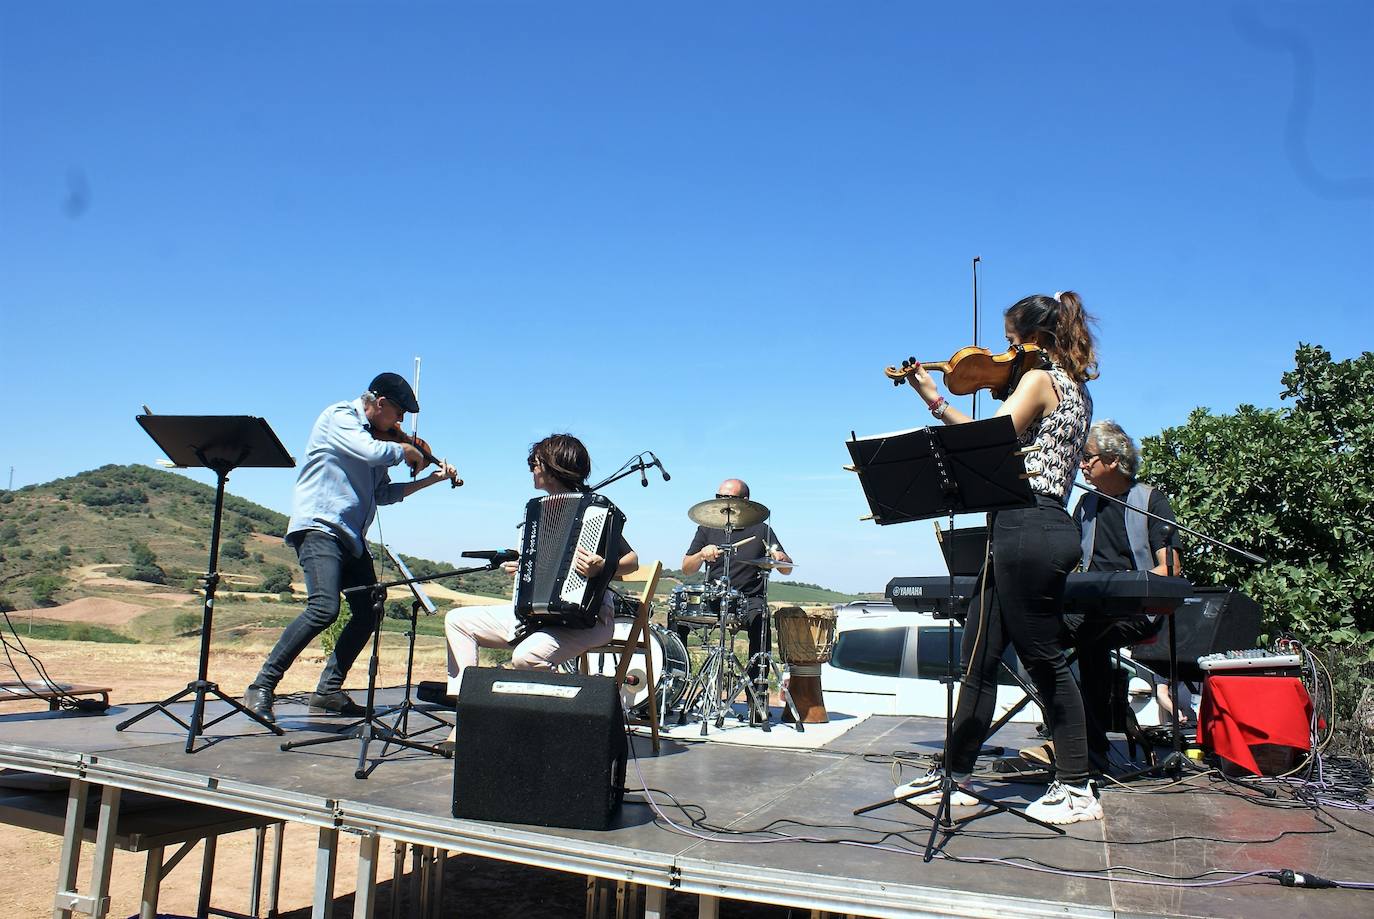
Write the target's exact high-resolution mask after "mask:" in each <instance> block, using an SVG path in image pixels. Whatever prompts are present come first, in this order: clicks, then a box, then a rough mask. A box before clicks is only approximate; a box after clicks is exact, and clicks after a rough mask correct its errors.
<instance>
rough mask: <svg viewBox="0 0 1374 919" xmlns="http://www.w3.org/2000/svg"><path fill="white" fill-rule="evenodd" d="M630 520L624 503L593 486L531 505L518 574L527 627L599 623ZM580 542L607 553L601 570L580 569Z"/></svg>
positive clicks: (518, 611)
mask: <svg viewBox="0 0 1374 919" xmlns="http://www.w3.org/2000/svg"><path fill="white" fill-rule="evenodd" d="M624 526H625V515H624V514H623V513H621V511H620V508H618V507H616V506H615V505H614V504H612V503H611V502H610V501H609V500H608V499H606V498H605V497H603V496H601V495H598V494H593V493H591V492H570V493H565V494H552V495H546V496H544V497H541V498H532V499H531V500H530V501H529V503H528V504H526V505H525V523H524V533H523V535H522V537H521V541H520V568H519V570H518V571H517V572H516V576H515V615H516V618H517V619H519V620H520V632H521V633H525V634H528V633H530V632H534V631H537V630H538V629H542V628H548V627H550V626H563V627H565V628H574V629H587V628H591V627H592V626H594V625H596V622H597V617H598V615H599V614H600V611H601V603H602V600H603V598H604V597H605V594H606V588H607V587H608V586H609V585H610V583H611V581H612V579H614V578H615V572H616V563H615V559H617V558H619V551H618V550H619V546H620V544H621V531H622V530H623V528H624ZM578 548H582V549H585V550H587V551H588V552H592V553H595V554H597V555H600V556H601V557H603V558H605V559H607V562H606V564H605V565H604V566H602V569H601V571H600V572H599V573H598V574H596V575H594V576H592V577H590V578H589V577H584V576H582V575H580V574H578V573H577V571H576V570H575V569H574V567H573V556H574V554H575V553H576V552H577V550H578Z"/></svg>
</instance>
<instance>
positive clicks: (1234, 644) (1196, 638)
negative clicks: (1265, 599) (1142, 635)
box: [1131, 587, 1261, 682]
mask: <svg viewBox="0 0 1374 919" xmlns="http://www.w3.org/2000/svg"><path fill="white" fill-rule="evenodd" d="M1260 613H1261V610H1260V606H1259V604H1258V603H1256V602H1255V601H1254V600H1251V599H1250V598H1249V597H1248V596H1246V595H1245V594H1243V593H1241V592H1240V591H1239V590H1235V589H1233V588H1230V587H1198V588H1196V589H1195V590H1194V593H1193V596H1192V597H1190V598H1189V599H1187V600H1184V601H1183V604H1182V605H1181V606H1179V608H1178V609H1177V610H1175V611H1174V614H1173V615H1172V616H1170V617H1168V618H1167V619H1166V620H1165V623H1164V627H1163V628H1162V629H1160V630H1159V633H1158V637H1157V638H1156V639H1155V640H1154V641H1152V642H1150V643H1149V644H1140V645H1133V646H1132V647H1131V658H1132V659H1133V660H1137V661H1140V662H1141V663H1142V664H1145V665H1146V666H1148V667H1150V668H1151V669H1152V670H1155V671H1156V672H1158V673H1161V674H1167V673H1168V672H1169V630H1170V629H1172V628H1176V629H1178V675H1179V677H1180V678H1181V679H1184V680H1189V681H1190V682H1197V681H1198V680H1201V679H1202V670H1201V669H1200V668H1199V667H1198V665H1197V659H1198V658H1199V657H1202V656H1203V655H1206V654H1214V653H1216V652H1218V651H1244V650H1247V649H1251V648H1254V647H1255V643H1256V642H1257V641H1258V640H1259V631H1260Z"/></svg>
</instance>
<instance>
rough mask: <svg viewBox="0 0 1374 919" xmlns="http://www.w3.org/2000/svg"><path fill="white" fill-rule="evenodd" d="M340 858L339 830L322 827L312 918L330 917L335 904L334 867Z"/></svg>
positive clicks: (316, 850)
mask: <svg viewBox="0 0 1374 919" xmlns="http://www.w3.org/2000/svg"><path fill="white" fill-rule="evenodd" d="M338 859H339V831H338V830H336V829H334V828H333V827H329V826H325V827H320V839H319V842H318V843H317V844H316V847H315V905H314V907H313V908H312V909H311V911H310V919H329V914H330V912H331V909H330V907H332V906H333V905H334V869H335V867H336V866H337V864H338Z"/></svg>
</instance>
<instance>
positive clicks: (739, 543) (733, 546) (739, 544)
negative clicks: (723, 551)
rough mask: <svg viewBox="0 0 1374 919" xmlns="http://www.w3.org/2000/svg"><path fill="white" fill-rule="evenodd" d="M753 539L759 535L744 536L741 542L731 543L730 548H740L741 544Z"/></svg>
mask: <svg viewBox="0 0 1374 919" xmlns="http://www.w3.org/2000/svg"><path fill="white" fill-rule="evenodd" d="M753 539H758V537H757V536H746V537H744V538H743V539H741V540H740V541H739V542H732V543H730V548H731V549H738V548H739V547H740V546H742V545H744V544H745V543H747V542H749V541H750V540H753Z"/></svg>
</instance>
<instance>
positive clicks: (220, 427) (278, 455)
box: [115, 414, 296, 753]
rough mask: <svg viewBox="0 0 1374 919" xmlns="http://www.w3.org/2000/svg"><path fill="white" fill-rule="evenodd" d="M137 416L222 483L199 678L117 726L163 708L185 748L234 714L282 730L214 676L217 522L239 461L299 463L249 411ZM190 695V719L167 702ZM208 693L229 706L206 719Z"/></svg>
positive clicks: (168, 449)
mask: <svg viewBox="0 0 1374 919" xmlns="http://www.w3.org/2000/svg"><path fill="white" fill-rule="evenodd" d="M135 420H137V421H138V423H139V424H140V425H141V426H142V427H143V430H144V431H146V432H147V433H148V436H149V437H151V438H152V439H153V441H154V442H155V443H156V444H157V445H158V446H159V447H161V448H162V451H163V452H164V453H166V454H167V457H168V459H170V460H171V461H172V462H173V463H175V464H176V465H177V466H178V467H179V468H183V469H184V468H187V467H190V466H204V467H205V468H207V469H211V470H213V471H214V473H215V476H216V477H217V479H218V483H217V484H216V486H215V515H214V521H213V523H212V524H211V526H210V564H209V567H208V568H207V569H206V572H205V576H204V577H203V578H201V579H200V580H201V581H202V582H203V583H204V585H205V605H204V608H203V609H202V612H201V620H200V666H199V669H198V670H197V671H196V679H195V680H194V681H193V682H191V683H187V684H186V688H185V689H183V690H182V691H181V692H179V693H176V694H175V695H172V696H169V697H167V698H166V699H163V700H162V701H161V702H157V703H154V704H153V706H152V707H151V708H147V709H144V710H143V711H142V712H140V713H139V714H137V715H135V716H134V717H132V718H129V719H127V720H125V721H121V722H120V723H119V724H117V725H115V730H116V731H122V730H124V729H125V728H127V727H129V726H130V725H132V724H134V723H135V722H138V721H141V720H142V719H144V718H146V717H148V716H149V715H151V714H152V713H153V712H162V714H164V715H166V716H167V717H168V718H171V719H172V720H173V721H175V722H176V723H177V724H179V725H181V726H182V727H184V728H186V752H187V753H192V752H194V749H193V747H194V744H195V740H196V737H198V736H200V735H202V734H204V733H205V729H206V728H209V727H212V726H213V725H216V724H219V723H220V722H221V721H223V720H225V719H226V718H230V717H232V716H233V715H236V714H243V715H247V716H248V717H249V718H252V719H253V720H254V721H256V722H257V723H258V724H260V725H262V726H263V727H265V728H267V729H268V730H270V731H272V732H273V733H275V734H281V733H282V729H281V728H279V727H277V726H276V725H275V724H273V723H272V722H270V721H268V720H267V719H265V718H263V717H262V716H261V715H259V714H258V713H257V712H255V711H253V710H252V709H250V708H248V707H247V706H246V705H244V704H243V703H242V702H240V701H239V700H238V699H236V698H233V697H232V696H227V695H225V694H224V693H223V692H221V691H220V688H219V686H218V685H217V684H215V683H212V682H210V680H209V679H208V677H209V669H210V630H211V626H212V625H213V621H214V615H215V588H216V587H217V586H218V585H219V567H218V566H219V527H220V519H221V518H222V517H223V515H224V483H225V482H227V481H228V480H229V473H230V472H231V471H233V470H234V469H237V468H239V467H240V466H255V467H271V468H281V469H289V468H291V467H293V466H295V465H296V461H295V460H294V459H292V458H291V454H289V453H287V452H286V448H285V447H283V446H282V445H281V441H280V440H278V439H277V435H276V434H274V433H273V432H272V428H271V427H270V426H269V425H268V424H267V422H266V421H265V420H263V419H262V418H255V417H253V416H251V415H152V414H148V415H139V416H138V417H137V418H136V419H135ZM187 696H195V703H194V704H193V705H192V707H191V721H190V723H189V724H188V723H187V722H185V721H182V720H181V719H180V718H178V717H177V716H176V715H175V714H174V713H173V712H172V710H171V708H169V706H171V705H172V704H173V703H175V702H180V701H181V700H182V699H184V698H186V697H187ZM206 696H214V697H215V698H216V699H218V700H220V701H221V702H225V703H228V705H229V711H227V712H225V713H224V714H222V715H220V716H218V717H216V718H213V719H211V720H210V721H205V720H204V718H205V697H206ZM207 746H208V744H207ZM202 749H204V748H202Z"/></svg>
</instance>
